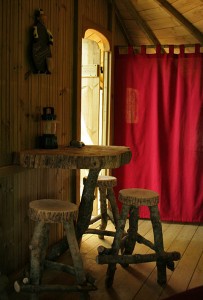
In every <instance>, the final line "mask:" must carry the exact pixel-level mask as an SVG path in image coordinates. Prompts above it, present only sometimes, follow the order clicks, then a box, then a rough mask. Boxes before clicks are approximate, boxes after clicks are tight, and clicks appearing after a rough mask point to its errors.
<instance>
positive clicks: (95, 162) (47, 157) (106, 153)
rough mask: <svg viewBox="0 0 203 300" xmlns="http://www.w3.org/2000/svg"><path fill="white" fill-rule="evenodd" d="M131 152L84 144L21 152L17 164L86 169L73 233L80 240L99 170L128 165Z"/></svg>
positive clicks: (121, 148) (127, 148) (91, 207)
mask: <svg viewBox="0 0 203 300" xmlns="http://www.w3.org/2000/svg"><path fill="white" fill-rule="evenodd" d="M131 156H132V153H131V151H130V148H129V147H125V146H98V145H90V146H88V145H86V146H84V147H81V148H73V147H65V146H64V147H59V148H58V149H31V150H24V151H20V153H19V157H18V160H19V163H20V165H21V166H23V167H26V168H62V169H89V174H88V177H87V182H86V184H85V186H84V189H83V193H82V197H81V202H80V206H79V214H78V221H77V227H76V234H77V238H78V240H80V239H81V238H82V235H83V234H84V233H85V231H86V230H87V228H88V226H89V222H90V219H91V214H92V209H93V200H94V190H95V187H96V183H97V179H98V175H99V172H100V171H101V169H114V168H119V167H120V166H122V165H124V164H127V163H129V162H130V160H131Z"/></svg>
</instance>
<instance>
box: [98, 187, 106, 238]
mask: <svg viewBox="0 0 203 300" xmlns="http://www.w3.org/2000/svg"><path fill="white" fill-rule="evenodd" d="M99 193H100V209H101V224H100V226H99V229H101V230H105V229H106V226H107V221H108V215H107V206H106V188H104V187H100V188H99ZM98 237H99V238H100V239H104V235H99V236H98Z"/></svg>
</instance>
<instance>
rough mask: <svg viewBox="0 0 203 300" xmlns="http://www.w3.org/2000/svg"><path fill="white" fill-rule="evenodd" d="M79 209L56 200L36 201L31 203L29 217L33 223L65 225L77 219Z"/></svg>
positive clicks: (72, 204) (74, 205)
mask: <svg viewBox="0 0 203 300" xmlns="http://www.w3.org/2000/svg"><path fill="white" fill-rule="evenodd" d="M77 214H78V207H77V205H76V204H74V203H70V202H67V201H61V200H57V199H56V200H55V199H41V200H34V201H31V202H30V203H29V210H28V215H29V217H30V219H31V220H33V221H43V222H45V223H63V222H67V221H68V220H69V219H70V218H72V217H73V218H74V219H76V218H77Z"/></svg>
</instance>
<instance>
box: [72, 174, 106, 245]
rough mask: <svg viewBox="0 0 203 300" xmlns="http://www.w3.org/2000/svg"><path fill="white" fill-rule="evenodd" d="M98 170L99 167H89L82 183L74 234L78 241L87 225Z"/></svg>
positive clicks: (91, 208) (90, 213)
mask: <svg viewBox="0 0 203 300" xmlns="http://www.w3.org/2000/svg"><path fill="white" fill-rule="evenodd" d="M100 171H101V169H90V170H89V174H88V177H87V181H86V183H85V185H84V189H83V193H82V198H81V202H80V206H79V213H78V220H77V226H76V236H77V240H78V242H79V243H80V241H81V238H82V235H83V234H84V233H85V231H86V230H87V229H88V227H89V223H90V219H91V215H92V210H93V201H94V191H95V187H96V185H97V179H98V176H99V172H100Z"/></svg>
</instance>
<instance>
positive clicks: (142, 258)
mask: <svg viewBox="0 0 203 300" xmlns="http://www.w3.org/2000/svg"><path fill="white" fill-rule="evenodd" d="M119 200H120V202H121V203H122V209H121V214H120V218H119V222H118V226H117V230H116V235H115V238H114V241H113V244H112V247H111V249H106V248H104V247H102V246H100V247H99V248H98V252H99V255H98V256H97V263H99V264H108V269H107V274H106V286H107V287H110V286H112V284H113V280H114V274H115V270H116V263H119V264H121V265H122V266H123V267H127V266H128V265H129V264H137V263H143V262H151V261H156V266H157V282H158V283H159V284H161V285H162V284H165V283H166V267H168V268H169V269H170V270H174V260H179V259H180V253H179V252H170V253H169V252H165V251H164V246H163V235H162V226H161V222H160V217H159V210H158V203H159V194H157V193H156V192H154V191H151V190H146V189H137V188H134V189H133V188H131V189H124V190H120V191H119ZM140 206H147V207H148V208H149V211H150V219H151V223H152V227H153V232H154V244H153V243H152V242H151V241H149V240H147V239H145V238H144V237H142V236H141V235H140V234H139V233H138V220H139V207H140ZM128 214H129V229H128V234H127V236H125V237H124V238H123V239H122V237H123V231H124V228H125V224H126V219H127V217H128ZM136 242H138V243H142V244H145V245H146V246H148V247H150V248H151V249H152V250H154V253H151V254H134V255H133V254H132V253H133V250H134V248H135V244H136ZM120 249H121V255H119V250H120ZM105 254H106V255H105Z"/></svg>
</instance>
